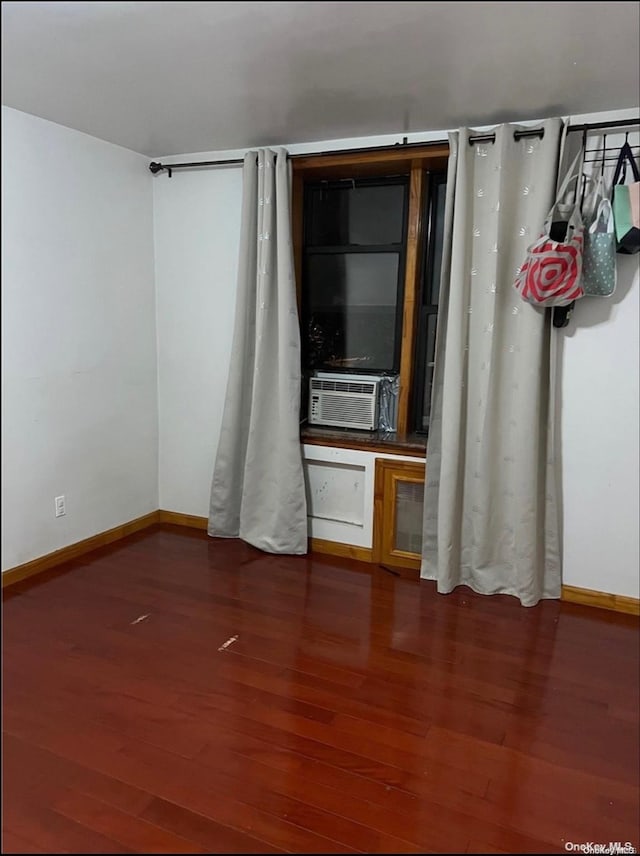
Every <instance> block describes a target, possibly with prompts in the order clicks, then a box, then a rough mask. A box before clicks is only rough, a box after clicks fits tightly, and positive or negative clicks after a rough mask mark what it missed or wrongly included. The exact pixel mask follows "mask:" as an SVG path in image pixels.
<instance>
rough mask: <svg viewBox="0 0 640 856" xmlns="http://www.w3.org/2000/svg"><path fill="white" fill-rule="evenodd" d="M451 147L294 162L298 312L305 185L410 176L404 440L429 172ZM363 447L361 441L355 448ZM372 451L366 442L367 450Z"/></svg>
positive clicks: (401, 413) (401, 402) (401, 412)
mask: <svg viewBox="0 0 640 856" xmlns="http://www.w3.org/2000/svg"><path fill="white" fill-rule="evenodd" d="M448 157H449V146H448V145H447V144H442V143H438V144H436V145H432V146H424V147H414V146H411V147H410V148H407V149H405V150H403V147H402V146H401V145H399V146H398V149H397V150H395V149H394V150H391V151H389V150H388V149H387V150H376V149H372V150H370V151H366V152H347V153H336V154H326V155H311V156H308V157H307V156H302V157H296V158H293V160H292V169H293V182H292V184H293V187H292V227H293V252H294V263H295V275H296V289H297V295H298V308H299V309H300V307H301V305H302V303H301V297H302V294H301V287H302V263H303V241H304V238H303V227H304V185H305V183H306V182H311V181H319V180H323V179H324V180H334V179H336V180H338V179H341V178H342V179H343V178H360V177H383V176H389V175H406V176H408V177H409V212H408V228H407V248H406V255H405V276H404V300H403V308H402V341H401V347H400V391H399V398H398V425H397V434H398V436H403V435H406V434H407V433H408V432H409V431H410V425H411V422H410V419H411V414H410V412H409V405H410V401H411V393H412V389H413V380H414V355H415V349H416V325H417V316H418V308H419V307H418V295H419V277H420V273H421V269H422V259H421V256H420V253H421V249H422V244H423V229H424V222H423V221H424V210H425V206H424V200H425V198H426V194H427V192H428V174H429V172H442V171H443V170H446V167H447V161H448ZM350 447H351V448H358V441H357V440H354V442H353V443H351V444H350ZM362 448H366V444H365V445H363V446H362Z"/></svg>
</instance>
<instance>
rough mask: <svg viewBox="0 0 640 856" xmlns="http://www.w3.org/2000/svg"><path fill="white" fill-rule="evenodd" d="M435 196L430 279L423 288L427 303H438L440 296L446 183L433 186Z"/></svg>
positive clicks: (442, 182)
mask: <svg viewBox="0 0 640 856" xmlns="http://www.w3.org/2000/svg"><path fill="white" fill-rule="evenodd" d="M435 194H436V198H435V200H434V206H433V217H434V221H433V227H432V237H431V241H432V244H431V252H432V253H433V263H432V264H431V265H430V270H429V271H428V274H429V277H430V281H429V282H428V283H427V287H426V288H425V289H424V294H425V302H426V303H427V304H432V305H433V304H435V303H438V299H439V296H440V269H441V267H442V242H443V239H444V204H445V199H446V195H447V183H446V181H441V182H439V183H438V184H437V185H436V188H435Z"/></svg>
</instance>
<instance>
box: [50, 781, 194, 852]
mask: <svg viewBox="0 0 640 856" xmlns="http://www.w3.org/2000/svg"><path fill="white" fill-rule="evenodd" d="M54 807H55V809H56V811H58V812H59V813H61V814H63V815H65V816H66V817H69V818H70V819H71V820H75V821H77V822H78V823H82V824H83V825H84V826H87V827H89V828H90V829H93V830H95V831H96V832H98V833H100V834H105V833H106V834H108V835H109V836H111V837H112V838H113V839H115V840H116V841H117V842H119V843H121V844H123V845H124V846H125V847H127V848H130V850H129V852H133V853H206V852H207V850H206V849H205V848H204V847H201V846H199V845H197V844H195V843H193V842H191V841H187V839H186V838H182V837H181V836H179V835H174V834H173V833H172V832H169V831H168V830H166V829H161V828H160V827H159V826H156V825H155V824H153V823H149V822H148V821H145V820H142V819H140V818H137V817H134V816H133V815H130V814H127V813H126V812H124V811H119V810H118V809H117V808H114V807H113V806H110V805H108V804H107V803H103V802H101V801H100V800H96V799H94V798H93V797H90V796H87V794H83V793H80V792H79V791H73V790H67V791H66V792H63V793H62V794H61V795H60V796H59V797H58V798H57V799H56V800H55V803H54Z"/></svg>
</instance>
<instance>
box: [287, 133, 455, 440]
mask: <svg viewBox="0 0 640 856" xmlns="http://www.w3.org/2000/svg"><path fill="white" fill-rule="evenodd" d="M447 156H448V146H446V145H443V144H438V145H434V146H430V147H426V146H422V147H412V146H397V147H393V149H392V150H378V151H375V150H374V151H371V150H369V151H366V152H364V153H337V154H336V155H331V154H329V155H326V156H309V157H301V158H297V159H294V161H293V177H294V183H293V232H294V234H293V238H294V251H295V257H296V258H295V261H296V280H297V284H298V297H299V306H300V319H301V339H302V358H303V390H302V392H303V396H302V399H303V417H304V416H305V415H306V402H307V391H308V389H307V388H308V378H309V375H310V374H311V373H312V372H314V371H316V370H323V371H331V372H347V373H351V374H353V373H358V374H363V373H364V374H366V373H371V374H394V375H398V376H399V397H398V408H397V427H398V434H399V435H406V434H407V433H411V432H413V431H419V432H426V431H427V429H428V424H429V400H430V394H431V383H432V376H433V355H434V348H435V331H436V324H437V311H438V285H439V270H440V263H441V257H442V236H443V221H444V198H445V190H446V177H445V170H446V163H447Z"/></svg>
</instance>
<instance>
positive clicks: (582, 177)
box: [573, 128, 587, 211]
mask: <svg viewBox="0 0 640 856" xmlns="http://www.w3.org/2000/svg"><path fill="white" fill-rule="evenodd" d="M586 150H587V129H586V128H585V129H584V130H583V131H582V158H581V159H580V178H579V179H578V181H577V182H576V195H575V196H574V198H573V200H574V204H575V202H577V200H578V193H579V192H580V182H581V181H582V192H581V193H580V210H581V211H582V205H583V203H584V195H585V192H586V190H587V176H586V175H585V172H584V158H585V154H586Z"/></svg>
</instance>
